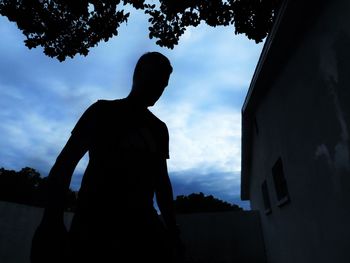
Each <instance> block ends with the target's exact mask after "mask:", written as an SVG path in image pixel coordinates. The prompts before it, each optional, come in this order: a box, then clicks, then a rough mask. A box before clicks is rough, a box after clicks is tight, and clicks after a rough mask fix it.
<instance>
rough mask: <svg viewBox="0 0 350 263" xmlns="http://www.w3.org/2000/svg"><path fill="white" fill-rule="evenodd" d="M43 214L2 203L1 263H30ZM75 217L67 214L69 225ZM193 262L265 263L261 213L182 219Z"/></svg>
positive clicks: (182, 230)
mask: <svg viewBox="0 0 350 263" xmlns="http://www.w3.org/2000/svg"><path fill="white" fill-rule="evenodd" d="M42 213H43V210H42V209H40V208H33V207H29V206H25V205H18V204H13V203H6V202H0V262H1V263H29V254H30V246H31V239H32V236H33V234H34V231H35V229H36V227H37V226H38V224H39V222H40V219H41V216H42ZM71 217H72V214H66V223H67V226H68V225H69V222H70V219H71ZM178 222H179V224H180V228H181V232H182V239H183V241H184V243H185V245H186V247H187V251H188V253H187V259H188V261H189V262H207V263H209V262H213V263H214V262H221V263H224V262H230V263H231V262H240V263H262V262H265V260H264V259H265V254H264V246H263V243H262V240H263V239H262V235H261V228H260V221H259V214H258V213H257V212H252V211H247V212H229V213H213V214H195V215H183V216H179V217H178Z"/></svg>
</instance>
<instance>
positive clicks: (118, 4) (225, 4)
mask: <svg viewBox="0 0 350 263" xmlns="http://www.w3.org/2000/svg"><path fill="white" fill-rule="evenodd" d="M280 1H281V0H159V1H157V3H156V4H149V3H148V2H152V3H154V1H145V0H33V1H29V0H0V14H1V15H3V16H6V17H7V18H8V19H9V20H10V21H13V22H16V23H17V26H18V28H19V29H20V30H22V32H23V34H24V35H25V37H26V40H25V45H26V46H27V47H28V48H35V47H38V46H42V47H43V48H44V53H45V54H46V55H48V56H50V57H56V58H57V59H58V60H60V61H63V60H65V59H66V57H74V56H75V55H76V54H78V53H79V54H81V55H85V56H86V55H87V54H88V52H89V48H91V47H94V46H96V45H97V44H98V43H99V42H100V41H101V40H104V41H108V40H109V39H110V38H111V37H113V36H117V35H118V28H119V27H120V25H121V24H123V23H126V22H127V20H128V18H129V15H130V13H129V12H127V11H126V10H125V5H131V6H132V7H133V8H135V9H139V10H143V11H144V13H145V14H146V15H148V16H149V20H148V21H149V23H150V27H149V37H150V38H156V39H158V40H157V41H156V43H157V44H158V45H159V46H164V47H168V48H173V47H174V46H175V45H177V44H178V41H179V38H180V37H181V35H183V34H184V32H185V30H186V28H187V27H189V26H194V27H196V26H198V25H199V24H200V23H201V22H205V23H206V24H208V25H209V26H212V27H216V26H231V25H232V26H233V25H234V30H235V34H241V33H244V34H245V35H246V36H247V37H248V38H249V39H253V40H255V41H256V42H260V41H262V40H263V39H264V38H265V37H266V35H267V34H268V33H269V31H270V29H271V27H272V24H273V21H274V17H275V14H276V12H277V9H278V6H279V3H280Z"/></svg>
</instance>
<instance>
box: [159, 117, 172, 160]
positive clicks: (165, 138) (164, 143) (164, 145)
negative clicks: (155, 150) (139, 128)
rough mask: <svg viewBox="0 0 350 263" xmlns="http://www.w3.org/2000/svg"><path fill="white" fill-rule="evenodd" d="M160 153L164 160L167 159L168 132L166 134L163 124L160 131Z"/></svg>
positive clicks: (166, 130)
mask: <svg viewBox="0 0 350 263" xmlns="http://www.w3.org/2000/svg"><path fill="white" fill-rule="evenodd" d="M161 138H162V141H161V144H162V153H163V154H164V155H163V156H164V157H165V158H166V159H169V158H170V156H169V132H168V128H167V126H166V125H165V123H163V129H162V137H161Z"/></svg>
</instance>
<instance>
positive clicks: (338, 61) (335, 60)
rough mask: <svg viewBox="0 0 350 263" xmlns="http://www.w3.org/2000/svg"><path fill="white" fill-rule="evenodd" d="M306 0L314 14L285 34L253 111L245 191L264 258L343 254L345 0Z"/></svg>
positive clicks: (277, 262) (348, 61) (347, 121)
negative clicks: (285, 196) (280, 58)
mask: <svg viewBox="0 0 350 263" xmlns="http://www.w3.org/2000/svg"><path fill="white" fill-rule="evenodd" d="M299 2H300V3H301V4H300V8H303V6H302V1H299ZM314 2H315V5H318V4H320V5H321V4H322V5H323V7H322V11H321V14H320V16H319V17H313V16H312V14H310V17H309V18H308V19H309V21H312V23H309V24H308V25H309V26H310V28H308V29H307V33H306V34H305V35H302V36H300V38H301V39H297V38H296V39H290V41H294V42H295V45H294V47H293V48H294V49H295V50H294V51H293V52H292V55H291V57H289V59H288V60H287V63H286V64H285V65H275V66H276V67H279V68H282V69H281V70H280V74H279V75H275V74H274V71H273V70H271V72H270V73H271V76H270V78H271V79H273V84H272V85H271V87H270V88H269V91H268V92H267V94H266V95H265V96H264V97H263V98H261V102H260V103H259V105H258V107H257V110H256V112H255V117H256V123H257V126H258V131H257V132H255V134H254V138H252V139H253V147H252V148H253V149H252V167H251V169H252V170H251V171H252V173H251V174H252V177H251V182H250V191H249V192H250V199H251V206H252V209H257V210H260V211H261V222H262V229H263V234H264V238H265V245H266V251H267V258H268V262H271V263H282V262H283V263H288V262H290V263H294V262H298V263H302V262H318V263H321V262H337V263H342V262H344V263H345V262H349V258H350V256H349V237H350V224H349V222H350V209H349V201H350V191H349V190H350V159H349V156H350V155H349V148H350V145H349V128H350V104H349V103H350V27H349V20H350V17H349V14H350V2H349V1H346V0H334V1H321V2H320V3H317V2H316V1H314ZM297 15H298V14H297V13H295V16H297ZM289 22H290V23H291V25H293V21H289ZM279 48H281V49H283V48H284V47H283V46H281V47H279ZM279 157H281V158H282V161H283V165H284V172H285V178H286V181H287V186H288V190H289V195H290V203H289V204H286V205H284V206H281V207H279V206H278V205H277V199H276V192H275V186H274V182H273V178H272V172H271V169H272V166H273V165H274V163H275V162H276V161H277V159H278V158H279ZM264 180H266V181H267V185H268V190H269V194H270V200H271V205H272V213H270V214H265V213H264V204H263V198H262V193H261V184H262V183H263V181H264Z"/></svg>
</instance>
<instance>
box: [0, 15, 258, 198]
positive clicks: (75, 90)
mask: <svg viewBox="0 0 350 263" xmlns="http://www.w3.org/2000/svg"><path fill="white" fill-rule="evenodd" d="M147 26H148V25H147V17H146V16H145V15H143V14H141V13H140V12H136V14H135V13H134V14H132V15H131V17H130V20H129V22H128V24H127V25H125V26H122V27H121V28H120V30H119V35H118V37H117V38H113V39H112V40H110V41H109V42H108V43H100V44H99V46H98V47H96V48H93V49H92V50H91V51H90V54H89V56H88V57H81V56H77V57H75V58H74V59H73V60H71V59H68V60H67V61H65V62H63V63H59V62H57V61H56V60H54V59H50V58H48V57H45V56H44V55H43V54H42V50H41V49H40V48H39V49H34V50H30V51H29V50H28V49H27V48H26V47H24V44H23V36H22V35H21V33H20V31H19V30H18V29H17V28H16V26H15V25H14V24H11V23H9V22H8V21H7V20H6V19H4V18H1V19H0V34H1V35H2V36H3V38H2V40H1V41H0V71H1V73H0V74H1V77H0V106H1V107H2V111H1V112H0V119H1V123H0V133H1V134H2V136H1V137H0V166H4V167H5V168H11V169H20V168H22V167H23V166H32V167H33V168H36V169H39V170H43V171H44V170H45V172H48V170H49V169H50V168H51V166H52V164H53V162H54V160H55V158H56V156H57V154H58V153H59V151H60V150H61V149H62V147H63V146H64V144H65V142H66V140H67V139H68V136H69V133H70V131H71V129H72V128H73V126H74V124H75V122H76V121H77V120H78V118H79V116H80V115H81V114H82V113H83V111H84V110H85V109H86V108H87V107H88V106H89V105H90V104H91V103H92V102H94V101H96V100H97V99H99V98H104V99H114V98H121V97H124V96H126V95H127V94H128V92H129V90H130V87H131V78H132V71H133V67H134V65H135V63H136V60H137V59H138V57H139V56H140V55H141V54H143V53H144V52H147V51H153V50H155V51H160V52H162V53H163V54H165V55H166V56H168V57H169V59H170V61H171V62H172V64H173V66H174V72H173V74H172V76H171V80H170V85H169V88H168V89H167V90H166V92H165V94H164V96H163V97H162V98H161V100H160V101H159V103H158V104H157V105H156V107H155V108H154V110H153V111H154V112H156V115H157V116H159V117H160V118H161V119H162V120H164V121H165V122H166V123H167V125H168V128H169V132H170V136H171V137H170V151H171V152H170V154H171V159H170V160H169V170H170V171H172V172H175V171H188V170H191V171H196V172H195V173H192V176H193V177H192V179H193V180H194V181H196V180H197V179H198V180H199V181H200V178H202V179H203V185H207V187H208V189H209V188H210V185H211V189H212V188H213V187H214V188H215V189H220V187H221V189H226V188H225V187H228V186H227V185H231V184H234V185H236V186H238V185H239V176H238V174H239V173H237V171H239V170H240V136H241V127H240V122H241V120H240V109H241V101H242V98H243V97H244V95H245V92H246V90H247V88H248V85H249V82H250V79H251V77H252V74H253V71H254V67H255V65H256V62H257V59H258V55H259V53H260V50H261V48H262V45H255V43H254V42H252V41H249V40H247V39H245V38H244V37H241V36H239V37H237V36H234V34H233V30H234V29H233V28H232V27H227V28H225V27H220V28H210V27H208V26H205V25H201V26H199V27H197V28H189V29H188V30H187V31H186V33H185V34H184V36H183V37H182V38H181V39H180V44H179V45H178V46H176V47H175V48H174V49H173V50H168V49H164V48H160V47H158V46H156V45H155V44H154V43H155V40H149V39H148V32H147ZM237 98H238V99H237ZM86 161H87V159H86V158H84V159H83V161H82V162H81V163H80V165H79V166H78V167H77V169H76V173H78V174H79V173H80V174H81V173H82V172H83V170H84V168H85V165H86ZM215 171H217V174H220V176H222V180H218V182H217V183H214V182H213V181H212V180H209V179H210V178H211V176H210V175H212V174H213V172H215ZM196 175H198V177H196ZM199 175H201V176H202V177H199ZM179 178H180V177H179ZM181 178H182V177H181ZM215 178H218V177H215ZM181 180H185V179H184V178H182V179H181ZM198 180H197V181H196V182H199V181H198ZM228 180H229V182H230V184H228ZM74 182H75V183H77V180H76V179H74ZM183 182H185V181H183ZM192 186H193V185H192ZM231 186H232V185H231ZM236 188H237V187H236ZM237 189H238V188H237ZM215 191H218V192H219V190H215ZM235 194H236V193H235Z"/></svg>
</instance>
